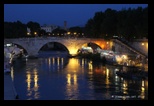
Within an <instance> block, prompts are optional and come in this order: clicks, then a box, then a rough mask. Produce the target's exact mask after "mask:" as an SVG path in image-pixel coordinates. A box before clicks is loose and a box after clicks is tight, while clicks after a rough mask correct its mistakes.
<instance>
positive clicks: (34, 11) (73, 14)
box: [4, 4, 148, 27]
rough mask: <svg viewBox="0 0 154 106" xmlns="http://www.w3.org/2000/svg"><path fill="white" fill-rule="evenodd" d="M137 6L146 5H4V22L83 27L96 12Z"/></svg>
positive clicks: (145, 5) (143, 5)
mask: <svg viewBox="0 0 154 106" xmlns="http://www.w3.org/2000/svg"><path fill="white" fill-rule="evenodd" d="M139 6H141V7H143V8H145V7H147V6H148V4H4V21H5V22H16V21H17V20H19V21H21V22H22V23H24V24H26V23H27V22H29V21H33V22H37V23H39V24H40V25H44V24H47V25H58V26H64V21H67V27H73V26H80V25H82V26H84V25H85V23H86V22H87V21H88V20H89V19H90V18H93V16H94V15H95V13H96V12H100V11H102V12H104V11H105V10H106V9H107V8H111V9H113V10H117V11H120V10H121V9H122V8H125V9H128V8H129V7H130V8H132V9H133V8H137V7H139Z"/></svg>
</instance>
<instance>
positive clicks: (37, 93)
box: [13, 57, 148, 100]
mask: <svg viewBox="0 0 154 106" xmlns="http://www.w3.org/2000/svg"><path fill="white" fill-rule="evenodd" d="M115 69H116V67H115V66H109V65H106V66H103V65H101V64H99V63H95V62H93V61H90V60H87V59H76V58H66V57H50V58H39V59H34V60H30V59H29V60H28V62H27V63H26V65H25V66H23V67H22V68H18V67H15V66H14V70H13V78H14V83H15V87H16V90H17V93H18V94H19V99H21V100H104V99H122V100H125V99H141V100H142V99H148V80H128V79H124V78H121V77H119V76H117V75H116V74H115Z"/></svg>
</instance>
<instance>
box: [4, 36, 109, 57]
mask: <svg viewBox="0 0 154 106" xmlns="http://www.w3.org/2000/svg"><path fill="white" fill-rule="evenodd" d="M49 42H57V43H60V44H62V45H64V46H65V47H66V48H67V50H68V52H69V54H70V55H75V54H76V53H77V51H78V49H80V48H81V47H82V46H83V45H84V44H87V43H94V44H96V45H98V46H99V47H101V48H102V49H111V47H112V42H111V41H107V40H104V39H97V38H59V37H46V38H43V37H36V38H16V39H4V43H13V44H17V45H19V46H21V47H22V48H23V49H25V50H26V51H27V53H28V55H30V56H35V55H38V52H39V51H40V49H41V48H42V47H43V46H44V45H45V44H47V43H49Z"/></svg>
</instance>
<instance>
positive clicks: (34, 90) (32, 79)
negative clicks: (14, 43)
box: [26, 68, 40, 100]
mask: <svg viewBox="0 0 154 106" xmlns="http://www.w3.org/2000/svg"><path fill="white" fill-rule="evenodd" d="M38 79H39V78H38V72H37V69H36V68H35V69H33V70H28V71H27V72H26V83H27V96H28V97H33V98H34V99H38V98H39V97H40V95H39V94H40V93H39V91H38V89H39V85H38ZM33 98H29V100H30V99H33Z"/></svg>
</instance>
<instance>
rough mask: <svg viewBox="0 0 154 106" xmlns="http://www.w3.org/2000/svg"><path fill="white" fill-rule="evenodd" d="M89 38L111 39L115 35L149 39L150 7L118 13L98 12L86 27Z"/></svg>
mask: <svg viewBox="0 0 154 106" xmlns="http://www.w3.org/2000/svg"><path fill="white" fill-rule="evenodd" d="M85 33H86V35H87V36H89V37H101V38H102V37H103V38H111V37H113V35H116V36H120V37H124V38H126V39H132V38H143V37H146V38H148V7H146V8H142V7H138V8H137V9H131V8H129V9H128V10H126V9H122V10H121V11H116V10H112V9H110V8H108V9H107V10H106V11H105V12H96V13H95V15H94V17H93V18H92V19H89V20H88V22H87V24H86V25H85Z"/></svg>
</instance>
